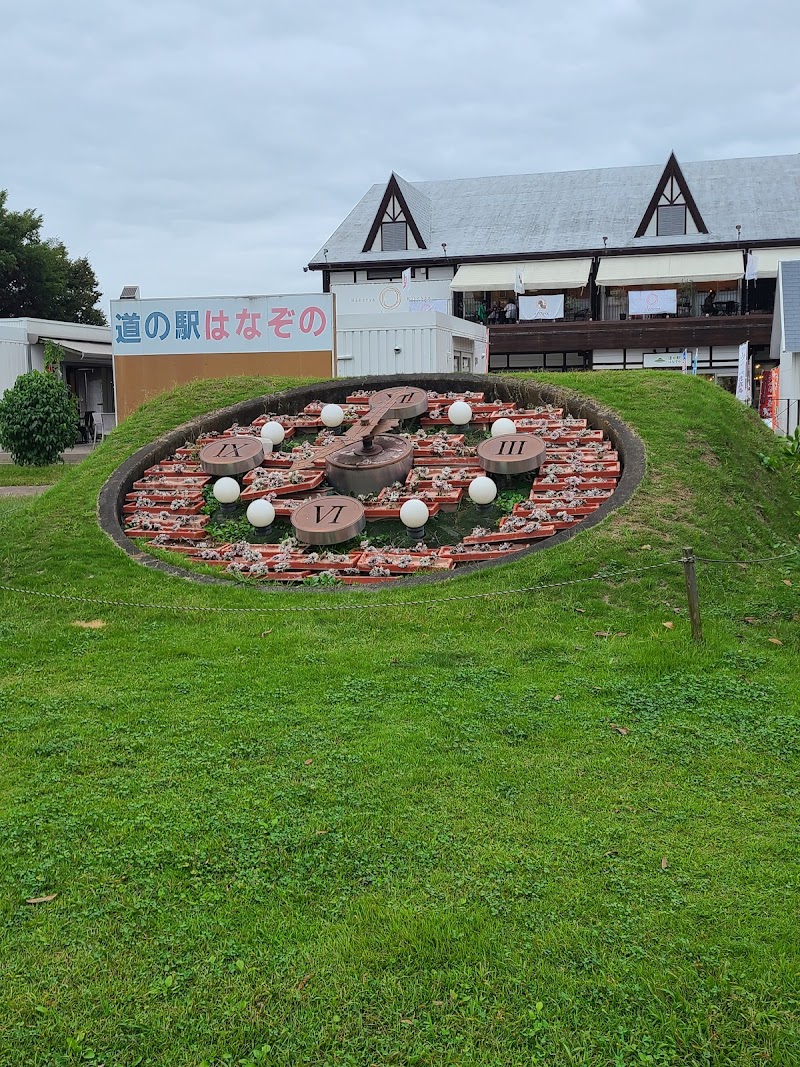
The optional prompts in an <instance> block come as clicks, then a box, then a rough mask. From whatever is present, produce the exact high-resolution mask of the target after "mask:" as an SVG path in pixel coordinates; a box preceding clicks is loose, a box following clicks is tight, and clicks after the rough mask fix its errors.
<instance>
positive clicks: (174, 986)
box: [0, 372, 800, 1067]
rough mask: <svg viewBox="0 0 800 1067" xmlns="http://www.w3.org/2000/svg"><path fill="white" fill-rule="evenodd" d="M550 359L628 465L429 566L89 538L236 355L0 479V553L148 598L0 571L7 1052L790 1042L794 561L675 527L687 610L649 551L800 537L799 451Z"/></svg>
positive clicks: (655, 1051) (452, 1063)
mask: <svg viewBox="0 0 800 1067" xmlns="http://www.w3.org/2000/svg"><path fill="white" fill-rule="evenodd" d="M548 380H550V381H552V382H554V383H555V384H558V385H569V386H572V387H574V388H577V389H580V390H581V391H583V392H584V393H587V394H591V395H592V396H594V397H596V398H598V399H599V400H600V401H602V402H604V403H606V404H608V405H609V406H610V407H613V408H614V409H615V410H617V411H618V412H619V413H620V414H621V415H622V417H623V418H625V419H626V420H627V421H628V422H629V423H630V424H631V425H632V426H633V427H634V428H635V429H636V430H637V431H638V432H639V433H640V435H641V436H642V438H643V439H644V441H645V443H646V446H647V452H648V470H647V474H646V476H645V481H644V482H643V484H642V486H641V488H640V489H639V490H638V491H637V493H636V495H635V497H634V498H633V500H632V501H631V502H630V503H629V504H628V505H626V506H625V507H624V508H623V509H622V510H620V511H618V512H616V513H614V514H613V515H612V516H611V517H610V518H609V519H607V520H606V521H605V522H603V523H601V524H600V525H599V526H597V527H595V528H593V529H591V530H587V531H585V532H584V533H582V534H581V535H579V536H578V537H576V538H574V539H573V540H572V541H570V542H568V543H567V544H565V545H563V546H560V547H558V548H556V549H553V550H552V551H546V552H542V553H537V554H534V555H533V556H530V557H527V558H526V559H523V560H519V561H518V562H516V563H513V564H509V565H508V566H506V567H502V568H498V569H490V570H486V571H482V572H478V573H476V574H474V575H472V576H469V577H463V578H456V579H453V580H452V581H449V582H446V583H441V584H439V585H436V586H434V587H430V588H426V587H423V588H419V587H417V588H414V587H407V588H401V587H395V588H392V589H390V590H387V591H386V592H380V593H367V594H364V593H363V592H361V591H358V592H356V591H353V592H348V593H345V594H342V595H339V594H337V595H336V596H334V597H331V596H328V597H321V598H320V599H315V598H314V594H301V595H300V596H298V595H292V594H291V593H290V592H288V591H286V592H284V591H281V592H278V593H275V594H270V595H265V594H260V593H259V592H258V591H256V590H253V589H248V588H240V587H232V588H230V589H220V588H207V587H202V586H197V585H195V584H193V583H190V582H185V581H182V580H180V579H175V578H170V577H168V576H165V575H161V574H158V573H155V572H152V571H149V570H145V569H144V568H142V567H140V566H138V565H137V564H136V563H135V562H133V561H132V560H130V559H128V558H127V557H125V556H124V555H123V554H122V553H121V552H120V551H119V550H118V549H117V548H116V547H114V546H113V545H112V543H111V542H110V541H108V540H107V539H106V537H105V535H103V534H102V532H101V531H100V530H99V528H98V527H97V524H96V518H95V510H96V500H97V494H98V491H99V489H100V487H101V485H102V483H103V481H104V480H105V478H106V477H107V476H108V475H109V473H110V472H111V471H112V470H113V469H114V468H115V466H116V465H117V464H118V463H119V462H120V461H121V460H122V459H123V458H124V457H125V456H127V455H129V454H130V453H131V452H132V451H133V450H134V449H135V448H136V447H138V446H139V445H141V444H143V443H145V442H146V441H148V440H150V439H152V438H153V437H155V436H156V435H157V434H158V433H159V432H162V431H164V430H166V429H168V428H170V427H171V426H174V425H176V424H177V423H179V422H181V421H184V420H185V419H187V418H189V417H191V416H192V415H194V414H196V413H200V412H203V411H207V410H210V409H212V408H214V407H220V406H222V405H223V404H228V403H232V402H235V401H236V400H239V399H242V398H244V397H246V396H249V395H257V394H258V393H261V392H266V391H268V390H269V389H270V388H272V385H273V383H270V382H266V381H263V380H236V381H228V382H217V383H208V382H203V383H195V384H193V385H191V386H188V387H185V388H182V389H180V390H176V391H175V392H174V393H171V394H169V395H167V396H166V397H164V398H161V399H160V400H158V401H154V402H151V403H150V404H148V405H146V406H145V408H143V409H141V410H140V411H139V412H138V413H136V414H135V415H134V416H132V417H131V418H130V419H129V420H127V421H126V422H125V423H123V424H122V425H121V426H120V427H119V428H118V429H117V430H116V431H115V432H114V433H113V434H112V435H111V436H110V437H109V439H108V440H107V441H105V442H104V443H103V444H102V445H101V446H100V447H98V448H97V449H96V451H94V452H93V454H92V455H91V456H90V457H89V458H88V459H86V460H85V461H84V462H83V463H81V464H80V465H79V466H78V467H76V468H75V469H70V470H69V471H68V473H67V474H66V475H65V476H64V478H62V479H61V480H60V482H59V483H58V484H57V485H56V486H54V487H53V488H52V489H49V490H48V491H47V492H46V493H45V494H44V495H43V496H41V497H39V498H36V499H34V500H31V501H18V500H14V501H9V500H6V501H0V584H2V585H6V586H7V585H14V586H17V587H24V588H26V589H32V590H38V591H40V592H47V593H57V594H66V595H73V596H85V597H97V598H99V599H111V600H123V601H136V602H147V603H152V604H160V605H165V606H166V607H165V608H164V609H163V610H156V609H142V608H135V607H125V606H106V605H92V604H81V603H75V602H69V601H60V600H49V599H40V598H35V597H23V596H20V595H18V594H14V593H9V592H5V591H2V590H0V597H1V598H2V601H1V602H2V609H1V613H0V731H1V734H2V745H1V746H0V1064H2V1065H3V1067H6V1065H9V1067H11V1065H13V1067H33V1065H36V1067H61V1065H73V1064H95V1065H96V1067H99V1065H104V1067H134V1065H153V1067H155V1065H158V1067H164V1065H167V1067H177V1065H180V1067H199V1065H201V1064H205V1065H214V1067H221V1065H223V1064H237V1065H240V1067H241V1065H247V1067H252V1065H254V1064H277V1065H287V1067H288V1065H296V1064H313V1065H341V1067H370V1065H373V1064H376V1065H381V1067H382V1065H398V1067H423V1065H426V1067H427V1065H436V1067H440V1065H448V1067H473V1065H476V1067H477V1065H481V1067H522V1065H542V1067H545V1065H546V1067H562V1065H563V1067H566V1065H591V1067H597V1065H600V1067H606V1065H607V1067H633V1065H641V1064H655V1065H672V1064H692V1065H694V1064H709V1065H737V1067H745V1065H748V1067H750V1065H754V1064H760V1063H770V1064H780V1065H786V1067H790V1065H796V1064H797V1063H799V1062H800V954H799V951H798V950H799V948H800V946H799V944H798V925H797V920H798V904H799V903H800V867H799V865H798V828H799V824H800V818H798V810H799V809H800V775H798V768H799V767H800V708H799V707H798V705H799V704H800V684H798V679H800V643H799V642H798V628H797V622H798V619H799V618H800V615H798V612H800V604H798V598H797V590H798V587H800V566H799V565H798V559H797V556H794V558H789V559H783V560H780V561H776V562H772V563H756V564H751V565H747V566H743V567H740V566H736V565H730V564H725V565H709V564H703V563H701V564H700V565H699V588H700V596H701V604H702V611H703V624H704V629H705V641H704V643H703V644H702V645H698V644H694V643H692V641H691V640H690V635H689V627H688V621H687V613H686V608H685V595H684V591H683V578H682V573H681V568H680V566H671V567H667V568H664V569H650V570H641V569H642V568H646V567H648V566H649V567H653V566H654V565H656V564H660V563H664V562H665V561H669V560H676V559H679V557H680V554H681V549H682V547H683V546H684V545H692V546H693V547H694V549H695V551H696V553H697V554H698V556H701V557H707V558H713V559H724V560H731V559H760V558H762V557H771V556H776V555H782V554H784V553H787V552H790V551H791V550H792V547H794V548H796V547H797V545H798V539H797V536H798V530H800V518H798V516H797V514H796V512H797V510H798V508H800V499H798V496H797V487H796V483H795V487H794V496H792V492H793V490H792V487H791V484H790V480H789V476H788V474H786V473H784V472H775V471H770V470H768V469H766V468H765V467H764V466H763V465H762V464H761V463H759V461H758V460H757V458H756V455H755V454H756V452H758V451H761V452H768V451H770V450H772V449H774V447H775V446H774V441H773V439H772V437H771V435H770V433H769V432H768V431H767V430H766V429H765V428H764V427H763V426H762V425H761V424H760V423H759V421H758V419H757V418H756V417H755V416H754V415H753V414H752V413H750V412H746V411H745V410H744V409H743V408H742V406H741V405H739V404H738V403H737V402H736V401H735V400H734V399H733V398H731V397H730V396H728V395H727V394H725V393H724V392H722V391H720V390H718V389H716V388H715V387H713V386H711V385H708V384H707V383H705V382H703V381H701V380H697V379H695V378H692V377H684V376H681V375H670V374H666V373H663V372H661V373H659V372H654V373H645V372H631V373H615V374H581V375H554V376H553V377H552V378H549V379H548ZM286 384H297V383H295V382H292V383H286ZM629 570H641V573H640V574H639V575H631V574H625V573H623V572H626V571H629ZM598 574H600V575H601V580H598V581H595V582H591V583H585V584H574V585H566V586H564V587H562V588H559V589H551V590H545V591H540V592H529V593H514V594H511V595H507V596H497V597H489V598H485V599H470V600H454V601H451V602H446V601H444V598H446V597H451V596H463V595H465V594H473V593H484V592H490V591H492V590H497V589H501V590H502V589H516V588H519V587H523V586H532V585H536V584H540V583H551V582H569V581H574V580H575V579H577V578H583V577H588V576H592V575H598ZM420 600H423V601H440V602H439V603H427V604H423V605H419V604H417V603H415V602H416V601H420ZM343 604H353V605H357V607H356V608H355V609H354V610H326V609H328V608H330V607H335V606H337V605H343ZM169 605H181V606H184V607H198V608H204V607H213V608H223V607H224V608H232V609H243V608H248V609H254V610H251V612H250V613H244V612H243V613H240V614H236V613H235V612H231V613H228V614H223V613H216V614H212V613H203V612H199V613H190V612H179V611H176V610H171V609H170V608H169ZM297 607H304V608H309V609H310V610H307V611H300V612H298V611H292V610H290V609H293V608H297ZM52 895H55V896H54V899H52V900H50V901H47V902H43V903H39V904H29V903H26V900H29V899H37V898H42V897H50V896H52Z"/></svg>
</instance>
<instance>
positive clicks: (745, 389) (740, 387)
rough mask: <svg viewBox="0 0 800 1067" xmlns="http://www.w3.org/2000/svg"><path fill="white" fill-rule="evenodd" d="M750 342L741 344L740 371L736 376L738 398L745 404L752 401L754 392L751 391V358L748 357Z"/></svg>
mask: <svg viewBox="0 0 800 1067" xmlns="http://www.w3.org/2000/svg"><path fill="white" fill-rule="evenodd" d="M748 353H749V343H748V342H747V341H745V342H744V343H743V344H741V345H739V373H738V375H737V377H736V399H737V400H741V402H742V403H743V404H749V403H750V397H751V396H752V393H751V391H750V360H749V358H748Z"/></svg>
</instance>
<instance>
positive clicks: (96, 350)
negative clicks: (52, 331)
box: [42, 337, 111, 363]
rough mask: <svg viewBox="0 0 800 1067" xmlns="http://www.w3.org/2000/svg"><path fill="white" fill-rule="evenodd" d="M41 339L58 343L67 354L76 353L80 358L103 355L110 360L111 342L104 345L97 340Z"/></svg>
mask: <svg viewBox="0 0 800 1067" xmlns="http://www.w3.org/2000/svg"><path fill="white" fill-rule="evenodd" d="M42 340H43V341H52V342H53V344H56V345H60V347H61V348H63V349H64V350H65V351H66V352H67V353H68V354H69V355H71V356H72V355H78V356H80V357H81V359H82V358H83V357H84V356H85V357H86V358H87V359H89V358H91V359H98V358H99V357H102V356H105V357H106V358H107V359H108V362H109V363H110V362H111V344H110V343H109V344H107V345H104V344H102V343H100V342H98V341H64V340H63V339H60V338H58V337H43V338H42Z"/></svg>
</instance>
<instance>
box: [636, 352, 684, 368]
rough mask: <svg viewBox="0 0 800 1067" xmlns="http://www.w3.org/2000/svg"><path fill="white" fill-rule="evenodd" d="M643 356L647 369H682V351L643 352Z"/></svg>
mask: <svg viewBox="0 0 800 1067" xmlns="http://www.w3.org/2000/svg"><path fill="white" fill-rule="evenodd" d="M643 358H644V366H645V368H646V369H647V370H683V360H684V353H683V352H645V353H644V354H643Z"/></svg>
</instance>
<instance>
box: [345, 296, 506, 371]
mask: <svg viewBox="0 0 800 1067" xmlns="http://www.w3.org/2000/svg"><path fill="white" fill-rule="evenodd" d="M336 325H337V329H336V356H337V375H339V376H341V377H352V376H354V375H361V374H413V373H416V372H419V373H426V372H427V373H440V374H441V373H444V374H449V373H451V372H452V371H453V370H454V363H453V354H454V350H455V349H456V348H457V349H458V351H459V352H460V353H463V352H467V351H468V350H469V349H470V348H471V349H472V353H473V364H472V367H473V369H474V370H478V371H482V370H483V369H484V366H483V364H484V355H485V351H486V340H487V331H486V328H485V327H483V326H480V325H479V324H478V323H473V322H466V321H465V320H463V319H457V318H454V317H453V316H452V315H441V314H437V313H436V312H426V313H419V314H415V313H412V312H405V313H395V314H394V315H389V314H372V315H341V314H338V315H337V319H336ZM456 338H457V339H458V340H457V341H456V340H455V339H456ZM396 350H398V351H396Z"/></svg>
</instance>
